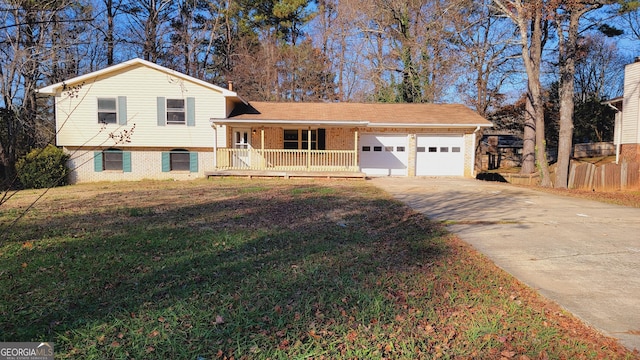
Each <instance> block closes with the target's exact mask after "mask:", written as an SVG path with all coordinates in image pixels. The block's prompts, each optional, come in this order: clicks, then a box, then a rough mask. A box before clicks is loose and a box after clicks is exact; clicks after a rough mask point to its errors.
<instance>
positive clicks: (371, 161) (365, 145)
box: [359, 135, 409, 176]
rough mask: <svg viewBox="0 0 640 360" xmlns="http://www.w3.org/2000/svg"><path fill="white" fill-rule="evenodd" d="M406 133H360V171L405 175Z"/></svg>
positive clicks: (406, 173) (380, 174) (379, 174)
mask: <svg viewBox="0 0 640 360" xmlns="http://www.w3.org/2000/svg"><path fill="white" fill-rule="evenodd" d="M407 151H408V148H407V135H362V136H361V137H360V153H359V156H360V171H362V172H363V173H365V174H367V175H371V176H390V175H392V176H407V175H408V171H407V169H408V167H409V166H408V155H407Z"/></svg>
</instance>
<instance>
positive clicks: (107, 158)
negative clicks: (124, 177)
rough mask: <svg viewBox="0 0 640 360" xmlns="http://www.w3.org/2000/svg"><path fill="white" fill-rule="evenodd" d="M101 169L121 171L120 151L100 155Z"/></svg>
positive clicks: (110, 150)
mask: <svg viewBox="0 0 640 360" xmlns="http://www.w3.org/2000/svg"><path fill="white" fill-rule="evenodd" d="M102 168H103V169H104V170H122V151H120V150H117V149H109V150H105V151H104V152H103V154H102Z"/></svg>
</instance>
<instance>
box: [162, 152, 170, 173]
mask: <svg viewBox="0 0 640 360" xmlns="http://www.w3.org/2000/svg"><path fill="white" fill-rule="evenodd" d="M169 171H171V153H169V152H163V153H162V172H169Z"/></svg>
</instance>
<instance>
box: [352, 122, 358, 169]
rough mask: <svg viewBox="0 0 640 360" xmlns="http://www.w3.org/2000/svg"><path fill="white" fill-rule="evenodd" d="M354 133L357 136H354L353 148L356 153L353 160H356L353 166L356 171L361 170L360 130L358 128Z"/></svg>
mask: <svg viewBox="0 0 640 360" xmlns="http://www.w3.org/2000/svg"><path fill="white" fill-rule="evenodd" d="M353 133H354V134H355V135H354V139H353V147H354V149H353V151H354V153H353V159H354V164H353V166H354V168H355V169H359V166H358V129H357V128H356V129H354V131H353Z"/></svg>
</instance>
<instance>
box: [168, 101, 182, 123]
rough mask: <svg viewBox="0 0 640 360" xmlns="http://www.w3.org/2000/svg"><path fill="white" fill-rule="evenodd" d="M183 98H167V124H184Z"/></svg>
mask: <svg viewBox="0 0 640 360" xmlns="http://www.w3.org/2000/svg"><path fill="white" fill-rule="evenodd" d="M185 120H186V117H185V111H184V99H167V124H184V123H185Z"/></svg>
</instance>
